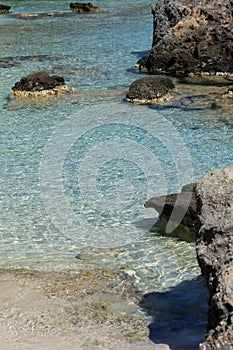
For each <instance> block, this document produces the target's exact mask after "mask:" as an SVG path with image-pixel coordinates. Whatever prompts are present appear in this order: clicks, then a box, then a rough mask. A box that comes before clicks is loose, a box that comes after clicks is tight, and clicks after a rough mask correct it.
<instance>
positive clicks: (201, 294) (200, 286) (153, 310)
mask: <svg viewBox="0 0 233 350" xmlns="http://www.w3.org/2000/svg"><path fill="white" fill-rule="evenodd" d="M207 300H208V292H207V289H206V287H205V283H204V279H203V277H202V276H199V277H197V278H195V279H192V280H188V281H187V280H186V281H183V282H181V283H180V284H178V285H177V286H175V287H173V288H171V289H170V290H169V291H166V292H152V293H148V294H145V295H144V297H143V299H142V301H141V302H140V306H141V308H142V309H144V310H145V311H146V312H147V314H149V315H150V316H152V319H153V320H152V322H151V324H150V325H149V331H150V334H149V337H150V340H152V341H153V342H154V343H156V344H159V343H166V344H168V345H169V346H170V348H171V349H172V350H190V349H192V350H195V349H198V346H199V344H200V343H202V342H203V341H204V337H205V331H206V325H207V312H208V304H207Z"/></svg>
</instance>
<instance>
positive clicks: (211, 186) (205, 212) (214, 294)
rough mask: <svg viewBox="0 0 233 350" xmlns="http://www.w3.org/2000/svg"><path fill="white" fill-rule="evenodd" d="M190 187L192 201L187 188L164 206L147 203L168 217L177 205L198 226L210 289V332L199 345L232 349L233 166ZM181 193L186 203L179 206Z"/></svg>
mask: <svg viewBox="0 0 233 350" xmlns="http://www.w3.org/2000/svg"><path fill="white" fill-rule="evenodd" d="M187 189H189V190H190V189H193V190H192V195H191V197H190V198H191V200H190V205H187V199H185V198H184V197H183V196H184V194H185V188H184V190H183V192H182V193H181V194H176V195H168V196H167V199H163V202H164V203H165V204H164V206H163V207H162V206H161V198H157V199H156V198H152V199H151V200H149V201H147V202H146V203H145V206H146V207H153V208H155V209H156V210H157V211H158V212H159V213H160V217H161V218H166V219H167V220H169V218H170V217H171V215H172V211H173V209H176V210H178V212H179V210H182V213H183V215H184V217H183V219H182V221H181V224H183V225H184V224H186V225H187V226H188V227H189V228H190V227H191V228H192V229H194V230H196V252H197V260H198V263H199V265H200V268H201V271H202V274H203V276H204V277H205V280H206V285H207V288H208V291H209V314H208V326H207V335H206V339H205V342H204V343H203V344H200V347H199V348H200V350H217V349H227V350H230V349H233V166H231V167H228V168H224V169H217V170H214V171H212V172H211V173H209V174H207V175H206V176H204V177H203V178H202V179H200V180H199V181H198V182H197V183H196V184H195V185H193V184H192V185H189V186H187V187H186V190H187ZM179 196H180V198H181V199H182V198H183V203H184V205H183V207H182V206H180V207H179V206H177V208H176V200H177V197H179ZM184 199H185V200H184ZM180 203H182V200H181V201H180ZM185 209H186V212H185ZM192 223H193V226H192Z"/></svg>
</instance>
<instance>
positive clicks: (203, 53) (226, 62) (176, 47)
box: [138, 0, 233, 75]
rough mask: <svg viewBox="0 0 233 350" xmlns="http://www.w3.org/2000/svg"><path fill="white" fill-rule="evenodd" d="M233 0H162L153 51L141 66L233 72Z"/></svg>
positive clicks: (157, 11) (156, 6)
mask: <svg viewBox="0 0 233 350" xmlns="http://www.w3.org/2000/svg"><path fill="white" fill-rule="evenodd" d="M232 13H233V1H232V0H214V1H210V0H201V1H198V2H194V1H188V2H184V1H174V0H158V1H157V2H155V3H154V4H153V5H152V14H153V18H154V29H153V43H152V49H151V52H150V55H149V56H148V57H143V58H142V59H141V60H139V61H138V66H139V68H140V69H141V70H146V71H148V72H151V73H158V72H169V73H172V74H176V75H180V74H181V75H183V74H184V75H188V74H217V73H219V72H221V73H233V16H232Z"/></svg>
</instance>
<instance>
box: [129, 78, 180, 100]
mask: <svg viewBox="0 0 233 350" xmlns="http://www.w3.org/2000/svg"><path fill="white" fill-rule="evenodd" d="M174 90H175V85H174V84H173V82H172V80H171V79H170V78H168V77H165V76H162V75H155V76H148V77H144V78H141V79H138V80H135V81H134V82H133V83H132V84H131V85H130V87H129V92H128V93H127V94H126V100H127V102H135V103H140V104H154V103H158V102H162V101H164V100H166V99H168V98H169V97H170V92H172V91H174Z"/></svg>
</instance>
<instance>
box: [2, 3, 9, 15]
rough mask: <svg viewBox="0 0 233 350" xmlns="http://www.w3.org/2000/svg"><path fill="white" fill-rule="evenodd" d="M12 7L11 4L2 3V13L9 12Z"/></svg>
mask: <svg viewBox="0 0 233 350" xmlns="http://www.w3.org/2000/svg"><path fill="white" fill-rule="evenodd" d="M10 9H11V6H8V5H2V4H0V14H6V13H9V12H10Z"/></svg>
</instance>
